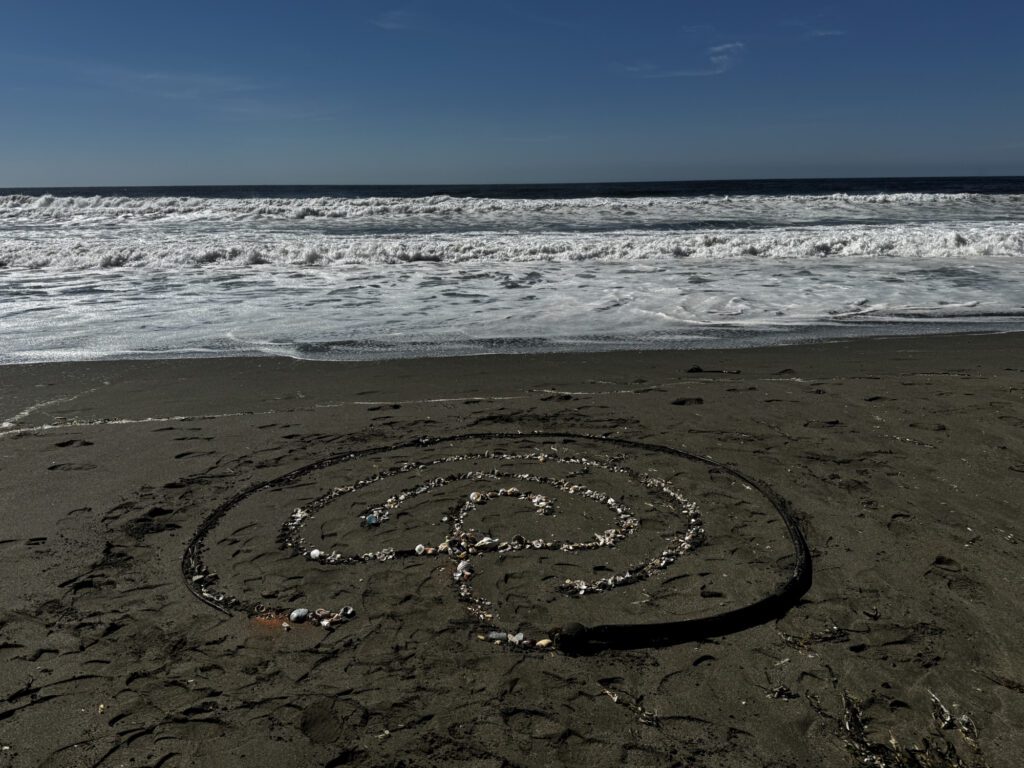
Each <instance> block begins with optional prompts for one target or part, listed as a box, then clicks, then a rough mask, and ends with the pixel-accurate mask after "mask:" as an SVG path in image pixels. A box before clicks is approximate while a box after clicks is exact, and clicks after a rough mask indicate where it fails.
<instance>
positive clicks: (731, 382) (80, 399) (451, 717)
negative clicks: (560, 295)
mask: <svg viewBox="0 0 1024 768" xmlns="http://www.w3.org/2000/svg"><path fill="white" fill-rule="evenodd" d="M0 421H3V422H5V423H4V425H3V426H2V427H0V569H2V582H0V583H2V585H3V588H4V589H3V594H4V598H3V601H2V607H0V660H2V664H0V746H2V751H0V766H6V765H12V766H13V765H17V766H36V765H40V766H72V765H73V766H121V765H131V766H144V765H145V766H179V765H180V766H184V765H209V766H235V765H238V766H243V765H244V766H253V765H329V766H340V765H366V766H391V765H395V766H399V765H401V766H428V765H445V766H450V765H473V766H495V767H497V766H547V765H554V764H565V765H581V764H585V765H589V766H603V765H609V766H612V765H614V766H618V765H649V766H666V765H701V766H787V765H793V766H819V765H828V766H855V765H864V764H871V765H879V766H897V765H899V766H902V765H919V764H920V765H959V764H960V763H958V762H957V761H961V762H962V763H963V764H964V765H968V766H980V765H988V766H1006V767H1007V768H1009V767H1011V766H1017V765H1019V764H1020V755H1021V754H1024V727H1022V725H1021V724H1022V723H1024V639H1022V633H1021V628H1022V626H1024V598H1022V597H1021V592H1022V587H1024V568H1022V554H1024V552H1022V549H1021V544H1020V539H1021V538H1022V537H1024V530H1022V529H1024V526H1022V520H1021V504H1022V499H1024V338H1022V337H1021V336H1020V335H1009V334H1008V335H999V336H955V337H946V338H917V339H891V340H875V341H858V342H851V343H837V344H827V345H818V346H801V347H786V348H778V349H758V350H745V351H693V352H664V353H607V354H593V355H587V354H577V355H549V356H520V357H476V358H462V359H449V360H405V361H391V362H368V363H308V362H295V361H290V360H281V359H238V360H235V359H227V360H224V359H221V360H185V361H149V362H116V363H88V364H67V365H63V364H53V365H33V366H17V367H6V368H2V369H0ZM538 431H539V432H545V433H556V432H557V433H563V434H564V433H572V434H574V435H580V436H590V437H589V438H585V437H576V438H567V437H564V436H561V437H554V436H550V435H548V436H543V437H538V436H536V435H535V434H534V433H536V432H538ZM520 433H521V434H520ZM467 435H469V436H467ZM418 437H427V438H437V437H448V438H451V439H448V440H441V441H431V442H429V443H428V444H423V445H420V446H417V445H410V444H409V441H410V440H412V439H414V438H418ZM602 437H614V438H616V439H618V440H622V441H627V442H628V443H644V444H653V445H660V446H667V447H670V448H674V449H681V450H685V451H689V452H692V453H694V454H699V455H704V456H708V457H711V458H712V459H714V460H715V461H718V462H721V463H723V464H725V465H726V466H728V467H733V468H735V469H737V470H739V471H740V472H742V473H743V474H744V475H747V476H749V477H750V478H752V479H754V480H755V481H756V482H757V483H763V484H764V486H765V487H766V488H768V489H770V490H771V491H774V492H775V493H777V494H779V495H780V496H781V497H783V498H785V499H786V500H788V502H789V503H790V505H791V507H792V510H793V512H794V514H795V515H796V516H797V517H798V518H799V520H800V524H801V526H802V527H803V530H804V532H805V534H806V538H807V541H808V544H809V546H810V549H811V552H812V555H813V566H814V576H813V584H812V586H811V588H810V590H809V591H808V592H807V594H806V595H805V597H804V599H803V601H802V602H801V603H800V604H798V605H796V606H795V607H793V608H792V609H790V610H789V612H788V613H787V614H786V615H785V616H784V617H783V618H781V619H778V620H770V621H767V622H765V623H762V624H759V625H757V626H753V627H751V628H748V629H745V630H743V631H740V632H736V633H734V634H730V635H727V636H724V637H716V638H712V639H707V640H704V641H700V642H687V643H683V644H679V645H674V646H672V647H668V648H653V649H652V648H642V649H639V650H628V651H622V650H607V651H604V652H599V653H595V654H592V655H585V656H576V655H570V654H567V653H563V652H560V651H557V650H554V649H553V648H545V649H543V650H537V649H524V648H521V647H513V646H510V645H509V644H508V643H503V644H495V643H493V642H488V641H486V640H480V639H479V638H478V636H479V635H480V634H481V632H483V631H487V630H488V629H489V628H490V627H487V626H484V625H482V624H481V622H479V621H477V619H475V618H474V617H473V616H472V615H471V613H470V612H469V611H468V610H467V607H471V606H467V603H465V602H462V601H460V600H459V598H458V595H457V589H458V585H457V584H456V582H454V580H453V576H452V574H453V571H454V563H453V561H452V560H451V559H450V558H448V557H446V556H437V555H433V556H432V555H424V556H420V557H415V556H414V557H398V558H395V559H392V560H385V561H383V562H365V563H364V562H360V563H349V564H343V565H338V566H336V567H330V566H326V565H322V564H318V563H313V562H310V561H309V560H308V559H304V558H303V557H301V555H296V554H295V553H294V552H293V551H292V550H290V549H287V548H282V544H281V532H282V525H283V524H284V523H286V522H287V521H288V520H289V517H290V515H292V513H293V512H294V510H295V509H296V508H299V507H304V505H308V504H310V503H311V502H312V501H313V500H315V499H317V498H318V497H322V496H323V494H325V493H329V492H330V491H331V489H332V488H338V487H341V488H347V487H348V486H354V487H353V488H352V489H351V490H348V491H345V493H343V494H341V495H340V496H339V497H338V498H337V499H335V500H333V501H332V502H331V503H329V504H327V505H325V506H324V507H323V508H322V509H319V510H317V511H316V513H315V514H314V515H313V516H312V517H311V518H309V519H308V520H306V521H305V525H304V526H303V527H302V529H301V531H300V533H301V536H303V537H304V543H303V546H306V547H307V548H308V547H309V546H318V547H320V548H322V549H323V550H324V552H325V553H326V552H334V551H337V552H339V553H342V554H345V555H352V554H361V553H364V552H371V551H379V550H382V549H386V548H395V549H397V550H402V549H409V548H411V547H413V546H415V545H416V544H424V545H426V546H436V545H437V544H438V543H439V542H440V541H442V540H443V539H444V538H445V536H446V532H447V530H448V528H447V524H446V523H445V522H444V521H443V520H442V518H443V517H445V516H449V517H450V516H451V514H453V510H457V509H458V508H459V506H460V505H462V504H463V503H464V502H465V500H466V499H467V498H468V495H469V494H470V493H473V492H484V493H486V492H487V491H494V490H496V489H498V488H504V487H509V486H512V485H515V486H517V487H518V488H519V489H520V491H521V493H522V494H523V495H533V494H542V495H544V496H546V497H548V498H550V499H551V500H552V503H553V504H554V505H555V509H556V512H555V513H554V514H550V513H549V514H540V513H539V512H538V508H537V505H536V504H535V503H534V502H533V501H531V499H530V498H519V497H518V496H516V497H512V496H508V495H505V496H502V497H496V498H493V499H489V500H488V501H487V503H486V504H481V505H478V507H477V508H476V509H474V510H472V511H471V512H470V513H468V514H467V518H466V525H467V526H472V527H475V528H477V529H478V530H479V531H482V532H487V533H491V534H492V535H493V536H494V537H495V538H498V539H504V540H510V538H511V537H512V536H514V535H516V534H517V533H521V534H522V535H523V536H525V537H526V538H527V540H532V539H533V538H535V537H541V538H544V537H548V538H553V539H557V540H559V541H586V540H593V535H594V533H600V532H602V531H605V530H606V529H609V528H611V527H612V526H613V525H614V523H615V521H616V514H615V512H614V510H613V509H612V506H610V505H609V504H608V503H607V502H606V501H605V500H604V499H605V497H612V498H614V499H615V503H616V504H621V505H623V506H627V507H628V509H629V510H630V514H632V515H634V516H635V518H636V519H637V520H638V522H639V526H638V528H637V529H636V531H635V532H634V533H633V535H631V536H628V537H626V539H624V540H622V541H620V542H618V543H617V546H614V547H605V548H601V549H596V550H587V551H582V552H563V551H558V550H550V549H549V550H540V549H538V550H534V549H530V548H526V549H522V550H519V551H515V552H510V553H507V554H500V553H495V552H489V553H481V554H478V555H476V556H474V557H473V558H471V560H472V562H473V564H474V566H475V567H476V571H475V575H474V576H473V578H472V580H471V581H470V582H467V583H469V584H471V587H472V594H473V595H474V596H476V597H479V598H481V599H485V600H488V601H490V602H491V609H490V610H491V611H492V613H493V618H492V619H491V620H490V623H491V624H493V625H495V626H499V627H501V628H502V629H508V630H511V631H513V632H518V631H522V632H523V633H524V637H525V639H526V640H534V641H536V640H543V639H544V638H546V637H547V631H548V630H549V629H550V628H551V627H553V626H559V625H562V626H564V625H565V624H566V623H567V622H572V621H576V622H582V623H584V624H587V625H593V624H612V623H614V624H620V623H628V624H637V623H644V622H653V621H671V620H676V619H688V618H697V617H703V616H711V615H715V614H717V613H721V612H723V611H728V610H730V609H733V608H737V607H740V606H742V605H745V604H749V603H751V602H752V601H756V600H757V599H758V598H760V597H762V596H763V595H765V594H768V593H769V592H771V591H772V590H773V589H774V588H775V587H777V586H778V585H779V584H780V583H782V582H783V581H784V580H785V578H786V577H787V575H788V574H789V573H790V571H791V570H792V567H793V563H794V557H793V554H792V547H791V545H790V542H789V539H788V538H787V536H786V534H785V529H784V527H783V525H782V522H781V521H780V519H779V518H778V515H777V514H776V512H775V510H773V509H772V507H771V504H770V503H768V501H767V500H766V497H764V496H763V495H762V494H760V493H759V492H758V490H757V488H755V487H753V486H751V485H748V484H747V483H744V482H743V481H742V480H740V479H738V478H737V477H736V476H734V475H732V474H730V473H728V472H725V471H722V470H720V469H716V468H715V467H714V466H712V465H708V464H702V463H700V462H698V461H691V460H686V459H683V458H680V457H679V456H678V455H671V454H665V453H659V452H657V451H652V450H648V449H646V448H640V447H632V448H631V447H630V446H629V445H628V444H627V443H623V442H620V443H613V442H609V441H607V440H602V439H601V438H602ZM397 444H405V445H404V446H403V447H400V448H398V447H393V446H396V445H397ZM371 449H372V450H371ZM358 451H366V453H360V454H358V455H356V456H355V457H351V458H348V457H347V456H348V454H349V453H350V452H358ZM332 457H333V459H332ZM588 462H589V463H588ZM304 467H305V468H306V470H305V471H302V472H296V470H300V469H301V468H304ZM289 473H294V474H292V475H290V476H289V477H287V478H286V479H285V480H282V481H280V482H277V483H271V484H269V485H261V484H264V483H267V482H268V481H272V480H274V479H275V478H281V477H282V476H285V475H288V474H289ZM473 473H480V474H478V475H473ZM488 473H490V474H489V476H485V475H488ZM517 474H518V475H526V476H527V477H526V478H525V479H524V478H519V479H516V478H515V477H514V476H515V475H517ZM441 476H446V477H448V479H447V480H445V481H444V482H442V483H440V484H438V485H437V486H436V487H431V488H429V489H428V490H426V491H424V492H419V491H417V490H416V489H417V488H419V487H420V486H421V485H422V484H424V483H426V482H427V481H429V480H430V479H431V478H436V477H441ZM645 478H646V479H651V478H655V479H656V480H661V481H664V482H666V483H668V485H669V487H670V488H672V489H674V490H675V491H676V492H677V493H678V494H679V495H680V496H681V497H683V498H685V499H687V500H689V501H692V502H694V504H695V505H696V508H697V509H698V510H699V515H700V521H701V523H702V524H703V528H704V532H705V535H706V538H705V541H704V542H703V544H702V545H701V546H699V547H696V548H694V549H693V550H692V551H685V552H682V554H681V555H680V557H679V558H678V560H676V561H675V562H674V563H671V564H670V565H668V567H666V568H664V569H655V570H654V571H653V572H652V573H651V575H650V576H649V578H646V579H644V580H641V581H638V582H636V583H633V584H629V585H627V586H622V587H618V588H615V589H611V590H607V591H603V592H598V593H596V594H588V595H585V596H582V597H579V596H575V597H574V596H571V595H566V594H563V593H562V592H560V591H559V589H558V588H559V586H561V585H563V584H564V582H565V580H566V579H569V580H576V579H580V580H583V581H586V582H589V583H594V582H597V581H598V580H600V579H605V578H610V577H613V576H614V575H616V574H621V573H623V572H625V571H626V570H628V569H629V568H630V566H632V565H634V564H636V563H639V562H646V561H647V560H649V559H650V558H652V557H656V556H658V555H659V553H660V552H661V551H662V550H664V549H665V548H666V547H667V546H669V542H671V541H672V540H673V536H675V537H678V536H680V535H681V534H682V532H684V530H685V528H686V514H685V510H684V509H681V507H682V505H681V504H679V503H676V502H675V501H674V500H673V499H671V498H668V497H666V496H665V494H664V493H663V492H662V491H661V490H660V489H659V488H651V487H647V486H646V485H645ZM371 481H372V482H371ZM575 483H579V484H580V485H581V486H585V487H586V488H590V489H593V490H595V491H597V492H599V493H602V494H604V496H602V497H600V498H598V499H595V498H588V497H585V495H584V494H582V493H575V494H570V493H568V491H567V490H566V488H567V487H568V486H569V485H571V484H575ZM402 493H407V494H408V498H406V499H404V500H402V501H401V502H400V503H397V504H396V505H395V506H394V508H393V509H391V510H389V517H388V519H387V520H385V522H384V523H383V524H381V525H380V526H378V527H376V528H374V527H366V526H365V525H361V517H360V515H363V514H365V513H366V512H367V511H368V510H372V509H374V508H375V507H378V506H380V505H382V504H384V503H385V501H386V500H387V499H388V498H389V497H391V496H396V497H397V496H398V495H400V494H402ZM218 508H219V509H220V511H221V513H222V514H221V516H220V517H219V518H217V519H216V520H214V522H215V523H216V524H215V525H212V526H211V527H209V529H208V531H207V533H206V535H205V537H204V538H202V540H201V542H200V543H201V550H202V557H203V560H204V563H205V565H206V566H207V567H208V569H209V571H210V572H212V573H215V574H216V578H215V579H211V580H210V581H200V582H197V583H198V584H199V585H200V586H199V587H197V591H202V590H203V589H207V591H208V592H209V593H210V594H211V595H214V596H216V595H226V596H227V597H226V602H230V600H231V599H232V598H234V599H238V600H239V601H240V602H241V603H243V604H246V605H254V604H255V603H261V604H262V605H263V606H266V608H267V610H268V611H271V610H273V609H281V608H293V607H301V606H305V607H308V608H318V607H326V608H329V609H331V610H333V611H336V610H338V609H339V608H340V607H341V606H343V605H351V606H352V607H354V608H355V610H356V613H355V616H354V618H352V619H351V620H350V621H348V622H346V623H342V624H340V625H339V626H337V627H336V628H335V629H333V630H332V631H327V630H325V629H322V628H320V627H318V626H313V625H311V624H310V623H308V622H307V623H304V624H299V625H294V626H293V627H292V628H291V629H285V628H284V627H283V626H282V624H283V619H282V617H281V616H280V615H279V614H269V613H268V614H267V615H265V616H263V617H252V616H250V615H247V614H246V612H244V611H241V612H239V611H235V612H231V611H229V612H228V613H223V612H220V611H218V610H215V609H214V608H212V607H210V606H208V605H206V604H204V603H203V602H201V601H200V600H198V599H196V597H195V596H194V595H193V593H192V592H191V591H190V590H189V588H188V586H187V585H186V583H185V577H183V575H182V565H181V560H182V555H183V553H184V552H185V550H186V547H187V546H188V544H189V542H190V541H191V540H192V539H193V536H194V534H195V533H196V531H197V529H200V526H202V524H203V521H204V520H208V519H210V515H211V513H214V512H215V511H216V510H218ZM485 624H486V622H485ZM915 760H916V761H917V762H914V761H915ZM929 760H930V761H931V762H928V761H929ZM871 761H874V762H871Z"/></svg>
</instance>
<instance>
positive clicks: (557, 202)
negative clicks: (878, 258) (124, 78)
mask: <svg viewBox="0 0 1024 768" xmlns="http://www.w3.org/2000/svg"><path fill="white" fill-rule="evenodd" d="M981 210H983V211H984V212H985V216H986V217H992V216H1000V215H1003V216H1010V217H1015V218H1019V216H1020V215H1021V213H1022V211H1024V195H983V194H968V193H958V194H923V193H895V194H876V195H850V194H835V195H780V196H771V195H738V196H697V197H590V198H570V199H539V200H537V199H511V200H509V199H494V198H471V197H451V196H448V195H435V196H431V197H365V198H338V197H318V198H202V197H118V196H110V197H106V196H92V197H57V196H53V195H42V196H31V195H4V196H0V222H17V223H21V224H31V223H40V224H45V223H55V222H60V223H78V224H86V225H87V224H101V223H128V222H133V221H134V222H151V223H152V222H159V221H191V222H195V221H203V220H205V221H214V222H230V221H241V222H245V221H248V222H253V221H277V222H294V221H301V220H305V219H339V220H346V219H355V220H364V219H375V220H378V222H379V223H381V224H386V223H388V222H392V223H393V222H398V221H401V220H402V219H409V218H427V219H431V218H433V219H444V220H452V219H460V218H461V219H465V220H467V221H479V222H488V221H490V222H493V223H499V224H502V225H508V224H509V223H514V222H516V221H517V220H520V219H529V220H530V221H531V222H532V221H533V220H535V219H536V218H537V217H540V219H541V220H542V221H543V220H544V218H545V216H551V217H555V218H557V217H563V218H566V219H573V218H574V217H580V216H583V217H585V218H588V217H589V218H600V219H603V220H609V219H610V220H617V219H618V218H627V219H628V218H632V217H637V219H638V220H640V221H643V220H645V219H646V220H653V221H662V220H667V221H672V222H676V223H686V222H690V221H692V222H701V221H706V220H718V221H738V222H749V221H773V222H774V221H784V220H787V219H788V220H796V221H816V220H821V219H826V220H834V219H836V218H843V219H848V220H859V219H875V218H877V217H879V216H882V217H886V218H888V219H900V218H902V217H910V218H911V219H913V218H915V217H921V216H924V217H925V218H927V219H936V218H941V219H944V220H949V219H950V218H960V217H964V216H972V215H975V214H977V212H978V211H981Z"/></svg>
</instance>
